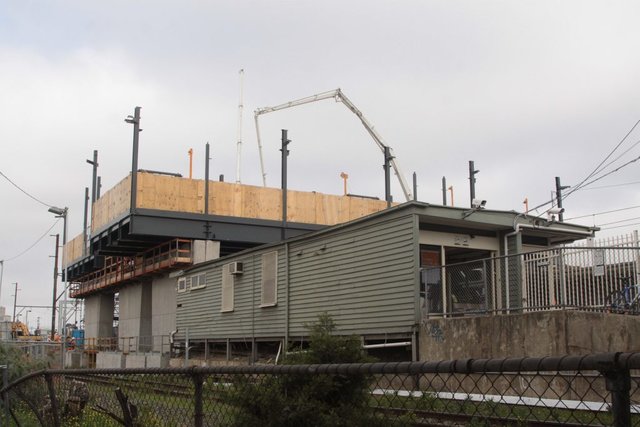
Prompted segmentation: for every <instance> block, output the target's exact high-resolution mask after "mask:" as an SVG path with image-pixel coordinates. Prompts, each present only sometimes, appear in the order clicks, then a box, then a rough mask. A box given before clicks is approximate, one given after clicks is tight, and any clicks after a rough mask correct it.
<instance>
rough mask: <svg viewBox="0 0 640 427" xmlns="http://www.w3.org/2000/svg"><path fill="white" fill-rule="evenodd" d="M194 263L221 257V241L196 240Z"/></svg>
mask: <svg viewBox="0 0 640 427" xmlns="http://www.w3.org/2000/svg"><path fill="white" fill-rule="evenodd" d="M192 247H193V263H194V264H200V263H201V262H205V261H210V260H212V259H216V258H220V242H214V241H211V240H194V241H193V246H192Z"/></svg>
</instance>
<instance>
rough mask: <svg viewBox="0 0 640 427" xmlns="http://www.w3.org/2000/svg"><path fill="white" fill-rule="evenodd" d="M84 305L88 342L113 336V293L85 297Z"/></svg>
mask: <svg viewBox="0 0 640 427" xmlns="http://www.w3.org/2000/svg"><path fill="white" fill-rule="evenodd" d="M84 307H85V318H84V325H85V326H84V327H85V332H84V333H85V338H87V344H89V345H91V344H92V343H91V341H93V340H95V339H96V338H110V337H113V295H111V294H109V295H102V294H98V295H91V296H88V297H86V298H85V299H84ZM96 344H97V343H96Z"/></svg>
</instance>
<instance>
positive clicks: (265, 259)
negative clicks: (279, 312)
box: [260, 251, 278, 308]
mask: <svg viewBox="0 0 640 427" xmlns="http://www.w3.org/2000/svg"><path fill="white" fill-rule="evenodd" d="M268 263H272V264H271V266H270V268H271V269H272V270H271V271H272V272H273V274H272V275H269V276H268V275H267V274H266V273H268V272H269V271H268V269H269V266H268ZM268 286H273V294H272V295H273V299H272V300H269V301H267V300H266V296H267V292H266V289H267V287H268ZM275 305H278V251H272V252H267V253H265V254H262V262H261V279H260V307H261V308H262V307H273V306H275Z"/></svg>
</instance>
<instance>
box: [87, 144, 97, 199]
mask: <svg viewBox="0 0 640 427" xmlns="http://www.w3.org/2000/svg"><path fill="white" fill-rule="evenodd" d="M87 163H89V164H90V165H92V166H93V176H92V179H91V206H92V208H93V204H94V203H95V202H96V199H97V197H96V195H97V193H96V191H97V187H98V150H93V161H91V160H87Z"/></svg>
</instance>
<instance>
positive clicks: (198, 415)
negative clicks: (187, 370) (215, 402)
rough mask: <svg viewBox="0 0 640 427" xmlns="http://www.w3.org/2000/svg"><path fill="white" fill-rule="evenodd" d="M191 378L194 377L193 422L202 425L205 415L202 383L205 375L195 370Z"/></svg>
mask: <svg viewBox="0 0 640 427" xmlns="http://www.w3.org/2000/svg"><path fill="white" fill-rule="evenodd" d="M191 378H192V379H193V386H194V388H195V389H194V393H193V397H194V414H193V418H194V420H193V424H194V425H195V426H196V427H202V425H203V424H202V420H203V417H204V414H203V410H202V385H203V383H204V377H203V375H202V374H199V373H196V372H194V373H193V374H191Z"/></svg>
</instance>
